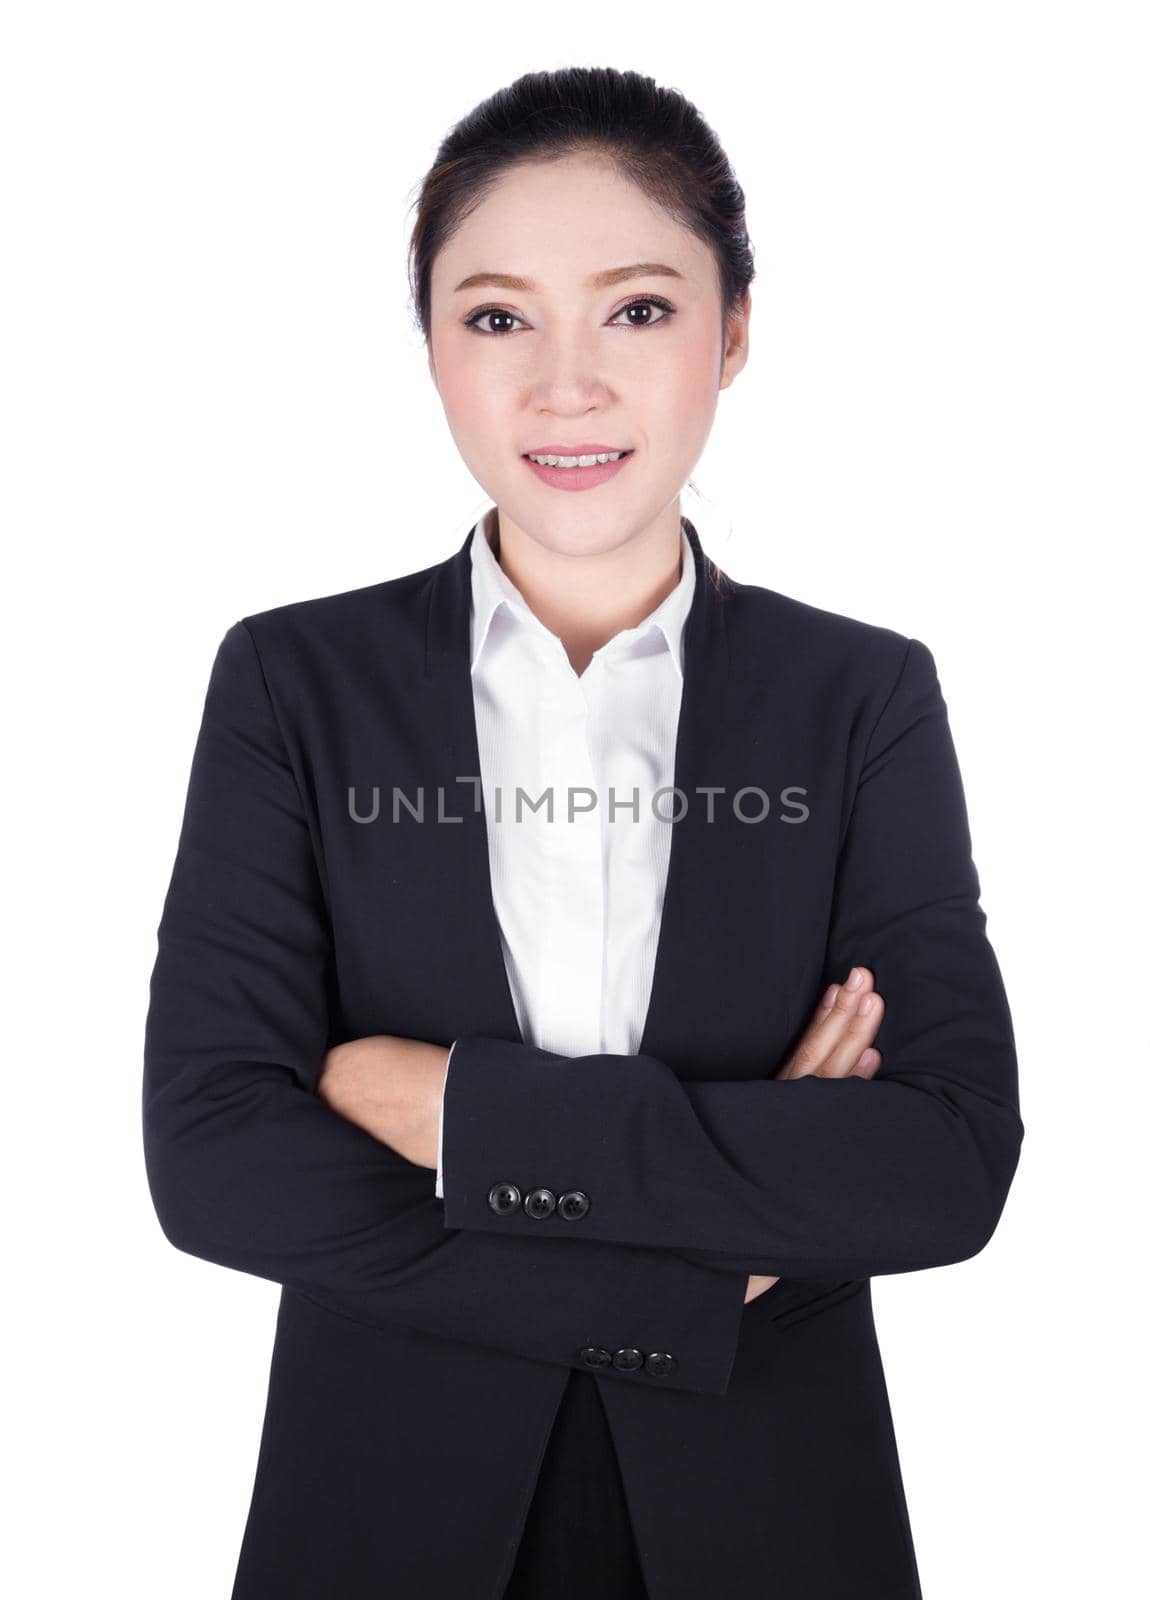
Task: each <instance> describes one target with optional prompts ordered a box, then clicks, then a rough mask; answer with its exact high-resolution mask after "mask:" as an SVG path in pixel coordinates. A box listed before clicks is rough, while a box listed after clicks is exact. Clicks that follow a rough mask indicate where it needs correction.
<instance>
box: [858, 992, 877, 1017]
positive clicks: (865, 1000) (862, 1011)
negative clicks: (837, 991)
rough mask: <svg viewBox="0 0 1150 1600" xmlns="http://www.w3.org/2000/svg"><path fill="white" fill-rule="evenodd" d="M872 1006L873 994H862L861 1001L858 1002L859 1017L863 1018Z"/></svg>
mask: <svg viewBox="0 0 1150 1600" xmlns="http://www.w3.org/2000/svg"><path fill="white" fill-rule="evenodd" d="M873 1005H874V995H873V994H864V995H863V997H862V999H861V1000H860V1001H859V1016H860V1017H865V1016H866V1014H867V1012H868V1011H869V1010H870V1009H871V1007H872V1006H873Z"/></svg>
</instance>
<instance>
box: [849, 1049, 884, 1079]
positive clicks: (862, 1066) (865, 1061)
mask: <svg viewBox="0 0 1150 1600" xmlns="http://www.w3.org/2000/svg"><path fill="white" fill-rule="evenodd" d="M881 1066H882V1053H881V1051H878V1050H876V1049H875V1048H874V1047H873V1046H871V1047H870V1048H868V1049H866V1050H864V1051H863V1053H862V1055H861V1056H860V1057H859V1064H858V1066H857V1067H856V1068H855V1069H854V1071H853V1072H852V1073H851V1077H852V1078H873V1077H874V1075H875V1073H876V1072H877V1071H878V1069H879V1068H880V1067H881Z"/></svg>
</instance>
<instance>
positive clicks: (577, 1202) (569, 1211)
mask: <svg viewBox="0 0 1150 1600" xmlns="http://www.w3.org/2000/svg"><path fill="white" fill-rule="evenodd" d="M590 1209H591V1202H590V1200H589V1199H588V1198H587V1196H586V1195H585V1194H584V1193H583V1191H582V1189H568V1190H567V1192H566V1193H565V1194H561V1195H560V1196H559V1215H560V1216H561V1217H564V1218H566V1220H567V1221H568V1222H577V1221H578V1220H579V1218H580V1217H585V1216H586V1215H587V1213H588V1211H590Z"/></svg>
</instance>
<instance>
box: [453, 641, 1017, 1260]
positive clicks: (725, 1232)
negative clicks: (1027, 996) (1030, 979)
mask: <svg viewBox="0 0 1150 1600" xmlns="http://www.w3.org/2000/svg"><path fill="white" fill-rule="evenodd" d="M979 895H980V886H979V880H978V876H977V873H976V870H975V866H974V862H973V860H972V856H971V840H970V834H969V829H968V820H967V811H966V803H965V796H964V791H963V786H962V781H961V778H960V774H959V768H958V763H957V759H956V756H955V750H954V746H953V742H952V739H951V734H950V729H949V724H948V718H947V712H946V705H945V701H944V699H943V696H942V691H941V689H940V686H939V681H938V676H937V673H936V670H935V663H934V658H933V656H932V655H931V652H930V651H929V650H928V649H927V647H926V646H925V645H924V644H922V643H921V642H920V641H919V640H917V639H910V640H908V641H907V649H906V652H905V656H904V658H903V662H902V666H901V669H900V672H899V675H898V678H897V681H896V682H895V683H894V685H893V687H892V689H891V690H890V692H889V695H888V698H887V700H886V703H885V705H884V706H883V709H882V712H881V714H880V715H879V717H878V719H877V721H876V723H875V726H874V728H873V730H872V733H871V736H870V740H869V743H868V746H867V749H866V752H865V755H864V757H863V760H862V762H861V765H860V771H859V779H858V783H857V787H856V789H855V792H854V797H853V805H852V807H851V810H850V814H849V817H848V819H847V822H846V825H845V828H844V830H843V833H842V835H841V836H840V850H839V856H838V861H837V864H836V877H835V885H834V901H833V905H832V907H831V912H830V919H829V936H828V940H827V946H826V960H825V965H824V970H823V975H822V986H824V987H825V985H826V984H828V983H830V982H833V981H835V980H841V979H842V978H845V976H846V974H847V972H848V970H849V969H850V967H851V966H852V965H855V964H857V965H862V966H866V967H869V968H871V970H872V971H873V973H874V981H875V987H876V988H877V989H878V991H879V992H880V994H881V995H882V997H883V999H884V1002H885V1005H886V1010H885V1012H884V1017H883V1022H882V1024H881V1026H880V1028H879V1031H878V1034H877V1036H876V1040H875V1043H876V1046H877V1048H878V1049H879V1050H880V1051H882V1053H883V1059H882V1064H881V1066H880V1068H879V1070H878V1072H877V1074H876V1075H875V1076H874V1077H873V1078H870V1079H865V1078H861V1077H849V1078H843V1079H833V1078H821V1077H815V1076H807V1077H803V1078H797V1079H793V1080H779V1079H777V1078H775V1077H774V1076H773V1075H772V1076H771V1077H770V1078H763V1079H759V1078H753V1079H750V1080H748V1081H738V1082H729V1081H721V1082H712V1081H700V1080H699V1078H698V1075H697V1074H694V1073H691V1072H690V1070H689V1068H688V1072H687V1075H686V1078H681V1077H680V1076H679V1075H678V1074H677V1073H676V1071H674V1070H672V1069H671V1068H670V1067H669V1066H668V1065H666V1064H665V1063H664V1062H662V1061H660V1060H658V1059H657V1058H656V1057H654V1056H652V1055H645V1054H640V1055H635V1056H619V1055H591V1056H581V1057H575V1058H566V1057H563V1056H559V1055H556V1054H555V1053H554V1052H551V1051H543V1050H538V1049H534V1048H532V1047H529V1046H525V1045H522V1044H512V1043H508V1042H506V1041H503V1040H498V1039H491V1038H486V1037H481V1036H478V1035H472V1036H465V1037H463V1038H462V1039H460V1040H459V1041H458V1042H457V1044H456V1046H455V1053H454V1058H453V1064H452V1071H451V1076H450V1079H449V1081H448V1086H447V1091H446V1095H445V1106H444V1159H445V1173H446V1193H445V1203H444V1220H445V1223H446V1225H447V1226H448V1227H455V1228H471V1229H476V1230H482V1231H487V1232H490V1233H494V1234H503V1235H507V1234H524V1235H526V1234H534V1235H545V1234H547V1233H551V1234H552V1235H556V1234H561V1235H562V1236H563V1237H568V1236H570V1235H573V1234H578V1235H579V1236H580V1237H581V1238H585V1239H595V1240H599V1241H601V1242H613V1243H623V1242H627V1243H630V1244H636V1245H642V1246H644V1247H655V1248H663V1249H675V1250H682V1251H684V1252H692V1253H693V1258H694V1259H695V1260H698V1261H708V1262H710V1263H711V1264H712V1265H716V1266H722V1265H726V1266H727V1267H728V1268H729V1269H730V1270H732V1271H734V1270H738V1271H741V1272H759V1273H770V1274H776V1275H778V1276H780V1277H788V1278H814V1279H832V1280H833V1279H847V1280H849V1279H855V1278H861V1277H870V1276H873V1275H876V1274H881V1273H895V1272H910V1271H915V1270H917V1269H919V1268H924V1267H934V1266H942V1265H945V1264H947V1263H950V1262H956V1261H962V1260H964V1259H966V1258H967V1257H970V1256H973V1255H975V1254H977V1253H978V1251H979V1250H981V1249H982V1248H983V1246H984V1245H985V1244H986V1243H987V1242H988V1240H989V1239H990V1237H991V1235H992V1233H993V1232H994V1229H995V1227H996V1226H997V1222H998V1218H999V1215H1000V1213H1001V1210H1002V1207H1003V1205H1004V1202H1005V1199H1006V1195H1007V1191H1008V1189H1009V1188H1010V1185H1011V1182H1012V1180H1013V1175H1014V1172H1015V1168H1016V1165H1017V1162H1018V1158H1019V1154H1020V1146H1021V1142H1022V1135H1023V1124H1022V1121H1021V1118H1020V1116H1019V1106H1018V1074H1017V1063H1016V1057H1015V1047H1014V1037H1013V1030H1012V1024H1011V1017H1010V1012H1009V1009H1008V1005H1007V999H1006V995H1005V992H1004V988H1003V983H1002V978H1001V975H1000V971H999V967H998V963H997V960H996V958H995V955H994V952H993V950H992V948H991V946H990V944H989V942H988V940H987V937H986V931H985V921H986V919H985V916H984V914H983V911H982V910H981V907H980V904H979ZM781 1065H782V1063H781V1062H780V1063H779V1064H778V1065H777V1066H776V1067H775V1068H774V1069H773V1071H778V1070H779V1068H780V1067H781ZM511 1105H513V1106H514V1107H515V1114H514V1115H510V1114H507V1115H505V1114H503V1113H504V1108H506V1107H508V1106H511ZM493 1178H499V1179H502V1180H504V1181H507V1182H510V1183H513V1184H515V1185H516V1186H517V1187H519V1188H520V1189H521V1190H522V1191H523V1192H524V1193H526V1192H528V1191H530V1190H531V1189H532V1188H533V1187H544V1188H547V1189H550V1190H552V1191H553V1192H555V1193H559V1192H560V1191H562V1190H564V1189H580V1190H582V1191H584V1192H585V1193H586V1195H587V1196H588V1199H589V1201H590V1205H589V1208H588V1209H587V1210H586V1212H585V1214H584V1215H582V1216H581V1217H580V1218H579V1219H578V1220H576V1221H564V1222H562V1223H561V1224H557V1223H556V1221H555V1213H551V1214H549V1215H546V1216H543V1217H540V1216H537V1215H534V1214H532V1213H531V1211H530V1208H528V1207H520V1208H518V1209H515V1210H508V1211H505V1212H504V1213H502V1214H500V1213H496V1212H495V1211H493V1210H492V1209H491V1208H490V1207H489V1206H488V1205H487V1203H486V1196H487V1191H488V1188H489V1186H490V1184H491V1181H492V1179H493Z"/></svg>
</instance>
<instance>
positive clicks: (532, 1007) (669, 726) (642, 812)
mask: <svg viewBox="0 0 1150 1600" xmlns="http://www.w3.org/2000/svg"><path fill="white" fill-rule="evenodd" d="M487 523H488V518H487V517H484V518H483V519H481V521H480V522H479V524H478V526H477V528H476V530H475V535H474V537H473V539H472V541H471V685H472V693H473V696H474V703H475V725H476V732H477V734H478V740H479V762H480V773H479V776H480V777H481V779H482V785H483V804H484V808H485V811H486V816H487V845H488V858H489V861H490V865H491V884H492V894H493V898H494V902H495V910H496V914H497V916H498V920H499V927H500V934H501V943H502V946H503V959H504V962H505V964H506V969H507V976H508V980H509V984H510V988H511V994H512V999H513V1000H514V1004H515V1011H516V1015H517V1017H518V1020H519V1027H520V1030H521V1032H522V1034H523V1039H524V1042H525V1043H527V1044H530V1045H535V1046H537V1047H539V1048H541V1049H544V1050H554V1051H556V1052H557V1053H558V1054H560V1055H564V1056H579V1055H598V1054H602V1053H610V1054H612V1055H634V1054H635V1053H636V1052H637V1051H638V1048H639V1043H640V1040H641V1039H642V1034H643V1024H644V1022H645V1021H646V1015H647V1006H648V1001H649V999H650V995H651V981H652V978H653V976H654V971H655V947H656V943H657V941H658V937H659V923H660V919H661V916H662V910H663V892H664V889H665V887H666V882H667V863H668V860H669V858H670V850H671V833H672V828H673V824H672V823H671V822H670V821H669V820H659V819H660V818H664V819H667V818H670V817H672V816H674V815H675V814H676V811H677V806H676V804H675V797H674V795H673V794H671V793H669V792H668V793H665V794H659V793H658V791H660V790H667V791H669V790H670V789H671V787H672V785H673V783H674V771H675V741H676V736H677V732H678V725H679V706H680V702H681V699H682V690H683V626H684V623H685V622H686V620H687V613H688V611H689V610H690V608H691V600H692V597H693V595H694V590H695V558H694V554H693V552H692V550H691V545H690V542H689V540H688V538H687V535H686V532H685V531H684V530H683V529H682V527H681V526H680V538H681V542H682V557H683V559H682V575H681V577H680V579H679V582H678V584H677V585H676V587H675V588H674V589H672V591H671V593H670V594H669V595H668V596H667V597H666V599H665V600H664V601H663V602H662V603H661V604H660V605H659V606H658V607H657V608H656V609H655V610H654V611H652V612H651V614H650V615H649V616H648V617H646V618H645V619H644V621H642V622H640V623H639V624H637V626H635V627H633V628H625V629H623V631H622V632H621V633H617V634H616V635H615V637H614V638H613V639H610V640H608V641H607V643H606V644H604V645H601V646H600V647H599V649H598V650H596V651H595V654H594V655H593V656H592V658H591V660H590V662H589V663H588V665H587V668H586V670H585V671H584V672H583V673H582V675H581V676H580V675H579V674H578V673H576V671H575V669H574V668H573V667H572V665H571V662H570V660H569V659H568V656H567V652H566V650H565V649H564V647H563V644H562V641H561V640H560V639H559V638H558V636H557V635H556V634H554V633H552V632H551V630H550V629H549V628H546V627H544V625H543V623H542V622H540V620H539V618H538V617H537V616H536V615H535V613H534V612H533V611H532V610H531V609H530V607H529V606H528V605H527V602H526V601H525V600H524V598H523V596H522V594H520V592H519V590H518V589H517V588H516V587H515V585H514V584H513V583H512V582H511V581H510V579H509V578H508V577H507V575H506V573H505V572H504V571H503V569H502V567H501V566H500V565H499V562H498V561H497V560H496V558H495V554H494V552H493V551H492V549H491V545H490V543H489V537H490V536H489V534H488V532H487ZM519 788H521V789H522V790H523V797H519V796H518V792H517V791H518V789H519ZM548 789H550V790H551V791H552V797H551V809H550V812H549V811H548V806H547V803H546V796H547V791H548ZM580 790H582V791H584V792H579V791H580ZM572 791H574V793H572ZM636 791H638V793H637V795H636ZM612 795H613V796H614V820H613V821H612V820H611V812H610V807H611V799H612ZM569 799H570V804H571V807H572V808H573V809H574V817H573V819H572V820H568V818H569V815H570V812H569ZM541 800H542V801H543V804H540V801H541ZM528 802H530V804H529V803H528ZM652 802H654V809H653V804H652ZM533 805H534V806H535V807H536V808H537V809H534V810H533V809H532V806H533ZM583 807H587V808H588V809H581V808H583ZM656 812H657V813H658V814H657V815H656V814H655V813H656ZM454 1050H455V1046H454V1045H452V1051H451V1053H452V1054H454ZM447 1069H448V1071H449V1072H450V1070H451V1055H449V1056H448V1058H447ZM444 1082H445V1084H446V1079H445V1080H444ZM435 1192H436V1194H437V1195H438V1196H439V1197H440V1198H441V1199H442V1198H443V1106H442V1103H441V1105H440V1120H439V1152H438V1160H437V1171H436V1182H435Z"/></svg>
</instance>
